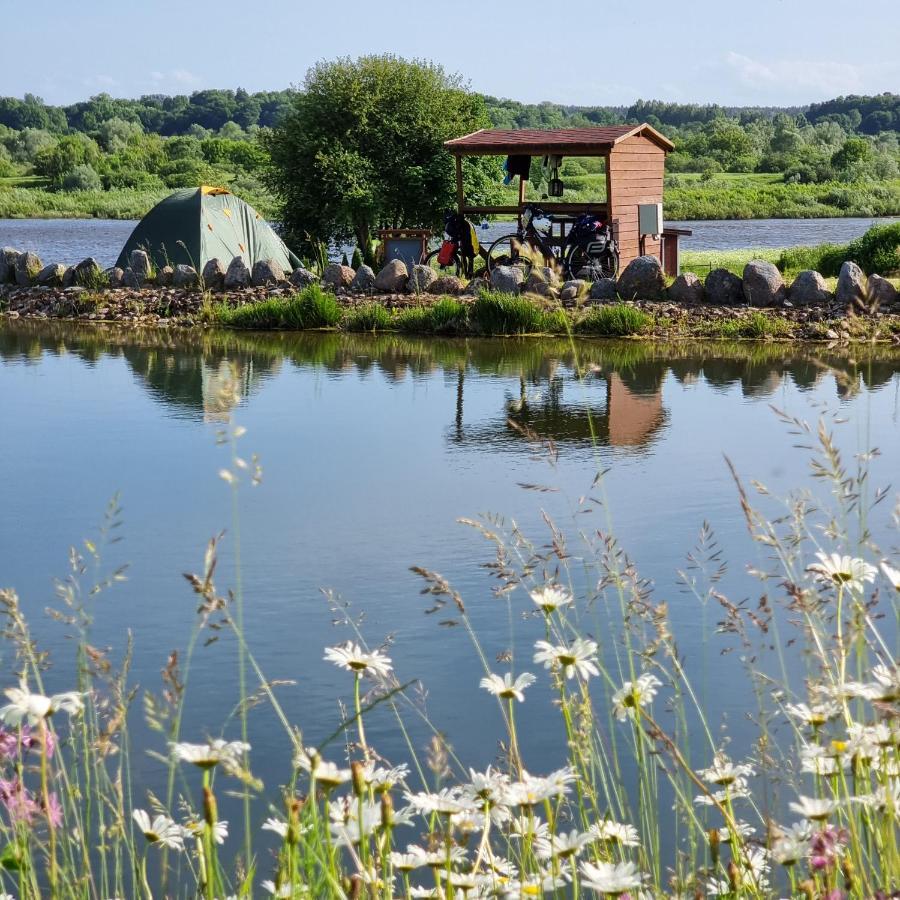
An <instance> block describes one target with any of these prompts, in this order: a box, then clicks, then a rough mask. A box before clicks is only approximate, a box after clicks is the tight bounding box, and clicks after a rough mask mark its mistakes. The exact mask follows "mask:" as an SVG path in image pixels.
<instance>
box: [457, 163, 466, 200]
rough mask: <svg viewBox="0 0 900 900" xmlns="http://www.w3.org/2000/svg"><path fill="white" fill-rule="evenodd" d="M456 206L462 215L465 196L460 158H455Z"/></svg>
mask: <svg viewBox="0 0 900 900" xmlns="http://www.w3.org/2000/svg"><path fill="white" fill-rule="evenodd" d="M456 205H457V206H458V207H459V212H460V213H462V211H463V207H464V206H465V205H466V196H465V193H464V192H463V171H462V157H461V156H457V157H456Z"/></svg>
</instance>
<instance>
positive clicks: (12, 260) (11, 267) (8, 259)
mask: <svg viewBox="0 0 900 900" xmlns="http://www.w3.org/2000/svg"><path fill="white" fill-rule="evenodd" d="M18 258H19V251H18V250H14V249H13V248H12V247H4V248H3V249H2V250H0V284H10V283H11V282H13V281H15V280H16V260H17V259H18Z"/></svg>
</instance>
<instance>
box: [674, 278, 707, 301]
mask: <svg viewBox="0 0 900 900" xmlns="http://www.w3.org/2000/svg"><path fill="white" fill-rule="evenodd" d="M704 293H705V292H704V290H703V282H702V281H701V280H700V279H699V278H698V277H697V276H696V275H695V274H694V273H693V272H683V273H682V274H681V275H679V276H678V277H677V278H676V279H675V280H674V281H673V282H672V284H671V285H670V287H669V299H670V300H671V301H672V302H673V303H686V304H689V305H693V304H697V303H702V302H703V295H704Z"/></svg>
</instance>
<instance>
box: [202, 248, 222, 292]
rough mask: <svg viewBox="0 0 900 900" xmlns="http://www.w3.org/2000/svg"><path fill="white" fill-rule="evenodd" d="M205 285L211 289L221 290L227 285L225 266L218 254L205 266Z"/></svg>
mask: <svg viewBox="0 0 900 900" xmlns="http://www.w3.org/2000/svg"><path fill="white" fill-rule="evenodd" d="M201 277H202V278H203V286H204V287H205V288H206V289H207V290H210V291H221V290H222V288H224V287H225V266H224V265H222V260H220V259H219V258H218V257H217V256H214V257H213V258H212V259H208V260H207V261H206V265H205V266H204V267H203V274H202V276H201Z"/></svg>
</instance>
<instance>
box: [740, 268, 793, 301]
mask: <svg viewBox="0 0 900 900" xmlns="http://www.w3.org/2000/svg"><path fill="white" fill-rule="evenodd" d="M786 298H787V290H786V289H785V286H784V278H782V277H781V272H779V271H778V267H777V266H776V265H775V264H774V263H770V262H768V261H766V260H764V259H751V260H750V262H748V263H747V265H746V266H744V299H745V300H746V301H747V303H749V304H750V305H751V306H775V305H776V304H779V303H784V301H785V299H786Z"/></svg>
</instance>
